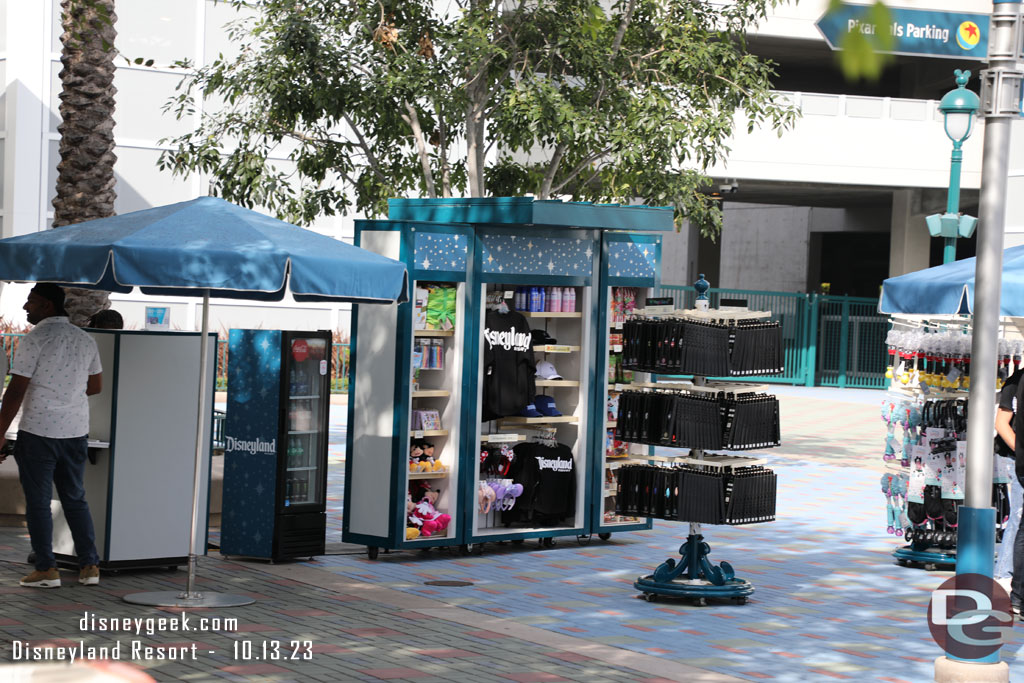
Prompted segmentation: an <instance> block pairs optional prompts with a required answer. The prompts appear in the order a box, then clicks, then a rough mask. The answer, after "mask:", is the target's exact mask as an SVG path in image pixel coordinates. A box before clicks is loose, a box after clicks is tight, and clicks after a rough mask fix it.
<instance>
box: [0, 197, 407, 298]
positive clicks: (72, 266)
mask: <svg viewBox="0 0 1024 683" xmlns="http://www.w3.org/2000/svg"><path fill="white" fill-rule="evenodd" d="M406 278H407V275H406V271H405V265H404V264H402V263H400V262H398V261H395V260H392V259H389V258H386V257H384V256H380V255H379V254H375V253H373V252H370V251H366V250H365V249H360V248H359V247H355V246H352V245H351V244H346V243H345V242H342V241H340V240H336V239H333V238H331V237H327V236H325V235H321V234H319V233H316V232H313V231H311V230H305V229H303V228H299V227H297V226H294V225H291V224H289V223H285V222H284V221H279V220H277V219H276V218H271V217H270V216H265V215H263V214H261V213H257V212H256V211H250V210H249V209H243V208H241V207H239V206H235V205H234V204H231V203H229V202H226V201H224V200H223V199H218V198H216V197H200V198H198V199H193V200H191V201H187V202H181V203H178V204H170V205H168V206H158V207H156V208H153V209H145V210H143V211H135V212H133V213H127V214H123V215H121V216H112V217H110V218H100V219H97V220H92V221H85V222H83V223H77V224H75V225H69V226H66V227H63V228H60V229H58V230H44V231H42V232H36V233H32V234H30V235H21V236H18V237H10V238H8V239H5V240H0V279H2V280H7V281H16V282H58V283H61V284H65V285H70V286H76V287H83V288H87V289H102V290H106V291H109V292H128V291H131V289H132V288H133V287H140V288H141V289H142V291H143V292H144V293H146V294H164V295H173V296H203V294H204V293H208V294H209V296H211V297H215V298H229V299H257V300H261V301H280V300H281V299H282V298H283V297H284V294H285V290H286V288H288V289H290V290H291V293H292V296H294V297H295V299H296V300H297V301H325V300H334V301H353V302H368V303H390V302H396V301H398V302H400V301H405V300H406V298H407V296H408V285H407V279H406Z"/></svg>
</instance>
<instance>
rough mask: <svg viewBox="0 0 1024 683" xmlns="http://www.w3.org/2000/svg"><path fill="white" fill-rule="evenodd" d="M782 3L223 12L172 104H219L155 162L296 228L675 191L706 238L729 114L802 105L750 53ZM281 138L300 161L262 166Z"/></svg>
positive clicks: (780, 111)
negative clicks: (490, 198) (225, 17)
mask: <svg viewBox="0 0 1024 683" xmlns="http://www.w3.org/2000/svg"><path fill="white" fill-rule="evenodd" d="M230 1H231V2H233V4H235V5H237V6H238V7H239V8H244V7H245V6H247V5H248V4H250V3H248V2H246V1H244V0H230ZM773 2H774V0H736V2H734V3H732V4H727V5H725V6H721V5H713V4H712V3H711V2H709V0H617V1H616V2H615V3H614V4H613V5H611V6H610V7H609V6H608V5H607V3H602V2H600V1H599V0H520V1H518V2H507V1H506V0H494V1H492V2H489V3H488V2H483V1H482V0H450V2H447V3H438V2H435V1H434V0H406V1H404V2H397V1H396V0H384V1H383V3H382V2H377V1H376V0H374V1H372V2H371V1H369V0H347V1H346V2H338V1H337V0H263V1H262V2H261V3H259V7H260V12H259V13H252V14H250V15H249V16H248V17H243V18H241V19H239V20H238V21H236V22H234V23H233V24H232V25H231V28H230V36H231V38H232V40H233V41H235V42H236V43H237V46H238V47H239V48H240V53H239V55H238V57H237V58H231V59H228V58H224V57H223V56H222V57H220V58H218V59H216V60H214V61H213V62H212V63H210V64H208V65H206V66H203V67H201V68H198V69H197V70H195V71H193V72H192V73H190V75H188V76H186V77H185V78H184V79H183V81H182V83H181V85H180V86H179V90H178V94H177V95H176V97H175V98H174V99H173V100H172V101H171V103H170V104H169V105H168V106H169V109H170V110H172V111H174V112H175V113H176V114H177V115H179V116H183V115H187V114H191V113H194V112H195V111H197V110H198V105H199V102H200V101H201V100H202V99H203V98H206V99H207V101H208V104H207V105H206V106H207V108H208V111H210V113H208V114H207V115H205V116H204V117H203V121H202V124H201V127H200V128H199V129H198V130H196V131H195V132H192V133H188V134H185V135H182V136H181V137H178V138H176V139H174V140H172V141H170V142H171V145H172V147H173V149H172V150H170V151H168V152H166V153H165V154H164V155H163V157H162V159H161V164H162V167H163V168H169V169H172V170H173V171H174V172H176V173H190V172H195V171H202V172H204V173H208V174H210V175H211V178H212V186H213V190H214V191H215V192H216V193H217V194H219V195H221V196H223V197H224V198H226V199H228V200H230V201H234V202H237V203H239V204H242V205H245V206H256V205H262V206H265V207H268V208H269V209H270V210H272V211H274V212H276V213H277V214H278V215H279V216H281V217H282V218H285V219H287V220H291V221H296V222H300V223H303V222H306V223H308V222H309V221H311V220H312V219H313V218H315V217H316V216H318V215H321V214H331V213H335V212H339V211H340V212H344V211H348V210H351V209H355V210H357V211H360V212H363V213H364V214H367V215H371V216H373V215H381V214H383V213H384V212H385V211H386V206H387V204H386V203H387V199H388V198H389V197H401V196H427V197H446V196H461V195H465V194H468V195H469V196H475V197H480V196H487V195H494V196H509V195H527V194H532V195H535V196H536V197H538V198H541V199H543V198H547V197H553V196H569V197H572V198H573V199H577V200H588V201H636V200H637V198H641V199H642V200H643V201H646V202H648V203H651V204H656V205H663V206H664V205H673V206H675V207H676V208H677V209H678V213H677V215H678V216H679V217H680V219H681V218H683V217H688V218H689V219H691V220H693V221H695V222H696V223H697V224H699V225H701V226H702V229H703V230H704V231H705V232H706V233H709V234H714V233H716V232H717V231H718V229H719V227H720V213H719V210H718V206H717V203H716V201H715V200H714V199H712V198H711V197H710V196H709V195H708V194H707V193H706V190H707V188H708V187H709V181H708V178H707V177H706V176H705V175H704V172H705V171H706V169H707V168H708V167H709V166H710V165H712V164H713V163H715V162H716V161H718V160H720V159H722V158H723V155H725V154H726V153H727V151H728V150H727V148H726V146H725V143H726V141H727V140H728V138H729V137H730V136H731V135H732V134H733V132H734V131H733V129H734V125H735V123H734V122H735V121H736V120H737V118H736V117H735V114H737V113H742V114H744V115H745V118H743V117H740V118H739V119H738V120H740V121H744V120H745V121H746V122H747V125H748V128H749V129H751V130H752V129H754V128H756V127H761V126H769V127H771V128H772V129H776V130H778V131H779V133H780V134H781V132H782V131H783V130H784V129H785V128H786V127H787V126H789V125H790V124H791V123H792V121H793V119H794V117H795V115H796V113H795V112H794V111H793V109H792V108H791V107H790V106H789V105H788V104H787V103H785V102H780V101H776V99H775V96H774V94H773V93H772V92H771V90H770V88H771V78H772V76H774V72H773V70H772V65H771V64H770V63H767V62H765V61H763V60H760V59H758V58H756V57H754V56H753V55H751V54H749V53H748V52H747V50H746V44H745V39H744V32H745V31H746V30H747V29H748V28H750V27H751V26H752V25H753V24H754V23H755V22H756V21H758V20H759V19H761V18H763V17H764V15H765V11H766V9H767V8H768V7H769V6H771V4H772V3H773ZM183 66H190V65H187V64H183ZM211 100H212V101H214V102H216V103H217V104H216V105H215V106H210V104H209V102H210V101H211ZM222 105H223V106H222ZM281 145H286V146H288V149H289V150H290V151H289V154H290V159H291V160H292V161H293V162H294V169H292V168H288V169H281V168H276V167H275V166H274V164H273V163H271V162H270V161H268V158H269V157H271V156H272V154H273V153H274V150H275V149H277V150H278V152H277V154H280V149H281ZM292 174H295V175H292Z"/></svg>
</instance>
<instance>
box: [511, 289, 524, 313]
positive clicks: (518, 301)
mask: <svg viewBox="0 0 1024 683" xmlns="http://www.w3.org/2000/svg"><path fill="white" fill-rule="evenodd" d="M523 289H524V288H523V287H516V296H515V299H513V302H514V303H513V305H514V306H515V308H516V310H517V311H525V310H526V306H525V305H524V303H523V300H524V299H525V298H526V297H525V296H524V294H523Z"/></svg>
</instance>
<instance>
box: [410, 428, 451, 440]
mask: <svg viewBox="0 0 1024 683" xmlns="http://www.w3.org/2000/svg"><path fill="white" fill-rule="evenodd" d="M409 436H411V437H413V438H414V439H419V438H421V437H424V436H448V430H447V429H414V430H412V431H411V432H409Z"/></svg>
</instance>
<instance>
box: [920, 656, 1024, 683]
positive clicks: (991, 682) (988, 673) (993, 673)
mask: <svg viewBox="0 0 1024 683" xmlns="http://www.w3.org/2000/svg"><path fill="white" fill-rule="evenodd" d="M1009 681H1010V667H1009V665H1008V664H1007V663H1006V662H995V663H993V664H975V663H973V662H962V661H960V660H958V659H950V658H948V657H939V658H937V659H936V660H935V682H936V683H1009Z"/></svg>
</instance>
